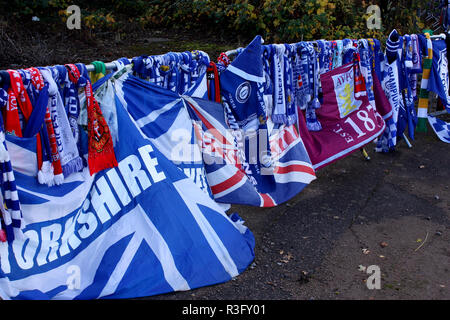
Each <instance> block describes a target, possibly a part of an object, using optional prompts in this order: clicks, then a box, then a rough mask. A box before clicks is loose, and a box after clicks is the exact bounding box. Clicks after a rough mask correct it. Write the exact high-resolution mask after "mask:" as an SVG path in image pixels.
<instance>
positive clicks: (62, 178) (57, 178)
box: [53, 173, 64, 186]
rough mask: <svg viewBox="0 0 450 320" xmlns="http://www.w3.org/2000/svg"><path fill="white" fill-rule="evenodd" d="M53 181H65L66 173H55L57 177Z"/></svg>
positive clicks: (57, 182) (58, 183)
mask: <svg viewBox="0 0 450 320" xmlns="http://www.w3.org/2000/svg"><path fill="white" fill-rule="evenodd" d="M53 181H54V182H55V184H56V185H58V186H59V185H61V184H63V182H64V174H62V173H60V174H55V177H54V179H53Z"/></svg>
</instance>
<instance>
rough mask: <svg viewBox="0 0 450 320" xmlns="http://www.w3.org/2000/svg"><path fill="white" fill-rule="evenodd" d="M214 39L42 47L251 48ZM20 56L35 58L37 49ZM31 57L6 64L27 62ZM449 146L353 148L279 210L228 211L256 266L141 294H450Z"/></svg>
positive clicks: (428, 141) (60, 52) (83, 51)
mask: <svg viewBox="0 0 450 320" xmlns="http://www.w3.org/2000/svg"><path fill="white" fill-rule="evenodd" d="M211 42H212V41H211V39H207V40H204V39H203V40H202V39H189V40H186V39H182V36H179V37H178V38H174V37H171V36H170V35H168V34H165V33H162V32H160V33H153V34H149V35H146V36H141V37H140V38H135V39H128V40H123V39H122V40H120V41H115V42H111V41H108V39H106V40H97V41H95V42H94V43H87V42H85V41H83V39H82V38H80V39H77V40H74V41H69V42H64V41H58V42H51V39H50V40H48V41H47V42H46V43H44V42H42V43H44V45H46V48H47V51H48V52H51V55H47V56H48V60H45V59H40V60H39V61H42V63H40V65H49V64H63V63H75V62H85V63H88V62H89V61H93V60H103V61H105V62H109V61H111V60H114V59H117V58H119V57H123V56H126V57H133V56H138V55H142V54H147V55H150V54H161V53H166V52H169V51H184V50H193V49H201V50H204V51H206V52H208V53H209V54H210V57H211V59H212V60H215V59H216V58H217V56H218V54H219V53H220V52H222V51H225V50H229V49H233V48H237V47H238V46H241V45H245V44H240V43H238V42H236V43H230V42H227V43H221V44H217V43H216V44H214V43H213V44H211ZM18 48H23V47H22V46H18ZM30 48H34V47H30ZM21 50H22V49H21ZM36 50H41V49H39V47H38V48H37V49H36ZM47 51H44V53H45V52H47ZM17 54H20V52H18V53H17ZM23 54H24V55H25V54H30V57H31V56H33V57H34V58H36V55H34V53H33V51H32V50H31V49H30V50H28V51H27V50H25V49H23ZM30 59H31V58H30ZM30 59H29V60H27V59H21V58H18V59H17V60H16V61H14V63H13V62H5V61H3V60H2V61H1V63H0V66H1V67H2V68H19V67H30V66H31V65H28V64H27V63H28V62H27V61H33V60H30ZM8 61H9V60H8ZM449 148H450V146H449V145H448V144H445V143H443V142H441V141H439V140H438V139H437V138H436V136H435V134H434V132H433V131H432V130H431V129H430V128H429V130H428V133H427V134H417V136H416V141H413V148H412V149H409V148H408V147H407V146H406V144H405V142H404V141H402V142H400V143H399V147H398V150H397V151H396V152H395V153H390V154H376V153H375V152H373V151H372V150H373V146H372V145H369V146H368V147H367V148H366V150H367V151H368V152H369V155H370V157H371V160H370V161H365V160H364V158H363V157H362V155H361V154H360V153H359V152H356V153H354V154H352V155H351V156H348V157H347V158H345V159H342V160H340V161H338V162H337V163H335V164H332V165H330V166H328V167H326V168H324V169H322V170H320V171H319V172H317V178H318V179H317V180H316V181H314V182H313V183H312V184H311V185H309V186H308V187H307V188H305V189H304V190H303V192H301V193H300V194H299V195H297V196H296V197H294V198H293V199H291V200H290V201H288V203H285V204H282V205H280V206H278V207H275V208H268V209H262V208H253V207H247V206H233V207H232V209H231V210H230V212H238V213H239V215H240V216H241V217H242V218H243V219H244V220H245V221H246V225H247V226H248V227H249V229H250V230H251V231H252V232H253V233H254V236H255V240H256V248H255V261H254V263H253V264H252V265H251V266H250V267H249V268H248V269H247V270H246V271H245V272H244V273H243V274H241V275H240V276H238V277H236V278H235V279H233V280H232V281H229V282H226V283H223V284H218V285H214V286H210V287H204V288H198V289H195V290H191V291H186V292H176V293H171V294H165V295H160V296H155V297H147V298H143V299H149V300H179V299H188V300H209V299H212V300H222V299H225V300H241V299H250V300H325V299H326V300H329V299H333V300H334V299H346V300H370V299H375V300H378V299H379V300H381V299H383V300H384V299H390V300H397V299H424V300H431V299H433V300H434V299H439V300H450V271H449V270H450V189H449V187H450V166H449V164H450V152H449V151H450V149H449ZM372 265H376V266H378V267H379V268H380V271H381V288H380V289H372V290H370V289H368V287H367V286H366V282H365V281H366V280H367V279H368V278H369V276H370V275H369V274H367V273H366V272H364V270H365V268H367V267H368V266H372Z"/></svg>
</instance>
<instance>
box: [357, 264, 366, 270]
mask: <svg viewBox="0 0 450 320" xmlns="http://www.w3.org/2000/svg"><path fill="white" fill-rule="evenodd" d="M358 268H359V269H358V270H359V271H362V272H366V267H364V266H363V265H362V264H360V265H359V266H358Z"/></svg>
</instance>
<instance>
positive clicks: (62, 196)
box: [0, 105, 255, 300]
mask: <svg viewBox="0 0 450 320" xmlns="http://www.w3.org/2000/svg"><path fill="white" fill-rule="evenodd" d="M117 117H118V121H119V126H118V127H119V131H120V132H119V135H120V136H121V137H127V139H121V140H120V141H119V143H118V146H117V160H118V162H119V166H118V167H115V168H111V169H108V170H104V171H101V172H99V173H97V174H96V175H95V176H90V174H89V170H88V169H87V168H85V169H84V170H83V171H81V172H76V173H74V174H73V175H71V176H70V177H68V179H67V180H66V181H65V183H64V184H63V185H61V186H56V187H53V188H48V187H47V186H42V185H39V184H37V183H36V181H34V182H33V181H32V180H35V179H30V177H29V176H27V175H25V174H21V173H17V175H16V179H17V185H18V189H19V192H20V196H21V201H24V202H25V203H27V206H26V207H25V206H24V207H25V208H24V209H23V210H22V211H23V220H24V228H23V231H24V239H22V240H17V239H16V240H14V242H13V243H12V244H10V245H8V244H6V243H2V244H1V245H0V267H1V268H0V297H1V298H2V299H4V300H5V299H17V300H29V299H36V300H46V299H55V300H71V299H75V300H88V299H100V298H104V299H126V298H137V297H146V296H152V295H158V294H163V293H168V292H173V291H181V290H184V291H186V290H191V289H194V288H198V287H203V286H209V285H213V284H217V283H223V282H225V281H229V280H231V279H232V278H234V277H236V276H238V275H239V274H240V273H242V272H243V271H244V270H245V269H246V268H247V267H248V266H249V265H250V263H251V262H252V261H253V259H254V246H255V240H254V237H253V235H252V233H251V232H250V230H248V229H247V228H246V227H245V225H244V224H243V221H242V219H240V218H239V216H237V215H232V216H231V217H230V218H229V217H228V216H227V215H226V214H225V213H224V212H223V210H221V209H220V207H218V205H217V204H216V203H215V202H214V201H213V200H211V199H210V198H209V197H208V196H207V195H205V194H204V193H203V192H201V191H200V190H199V189H198V188H197V187H196V186H195V184H194V183H192V182H191V181H190V180H189V179H188V178H187V177H186V175H185V174H184V173H183V172H182V171H180V170H179V169H178V168H177V167H176V166H174V165H173V164H172V163H171V162H170V161H169V160H168V159H167V158H165V157H164V156H163V155H162V154H161V153H160V152H159V151H158V150H157V148H156V147H155V146H154V144H152V143H151V142H150V141H149V140H148V139H145V138H144V137H143V136H142V135H141V132H140V130H139V129H138V128H137V127H136V125H135V123H134V121H133V120H132V119H131V118H130V116H129V114H128V113H127V112H126V111H125V110H124V108H123V107H122V106H121V105H118V106H117ZM16 160H17V159H16V158H12V163H16ZM19 160H20V159H19ZM15 173H16V172H15ZM42 212H45V213H46V214H42Z"/></svg>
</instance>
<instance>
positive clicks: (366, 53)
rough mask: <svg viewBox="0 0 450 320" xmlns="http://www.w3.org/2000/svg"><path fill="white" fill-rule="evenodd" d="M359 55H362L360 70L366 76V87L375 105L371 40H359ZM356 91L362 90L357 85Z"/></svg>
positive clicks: (370, 99) (368, 95)
mask: <svg viewBox="0 0 450 320" xmlns="http://www.w3.org/2000/svg"><path fill="white" fill-rule="evenodd" d="M358 48H359V56H360V71H361V74H362V76H363V77H364V82H365V88H366V92H367V97H368V99H369V102H370V103H371V104H372V105H373V106H374V107H375V96H374V93H373V76H372V64H371V53H370V51H371V50H370V47H369V42H368V41H367V40H366V39H361V40H359V45H358ZM355 88H356V89H355V91H360V90H359V89H357V88H358V87H357V86H356V85H355Z"/></svg>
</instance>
